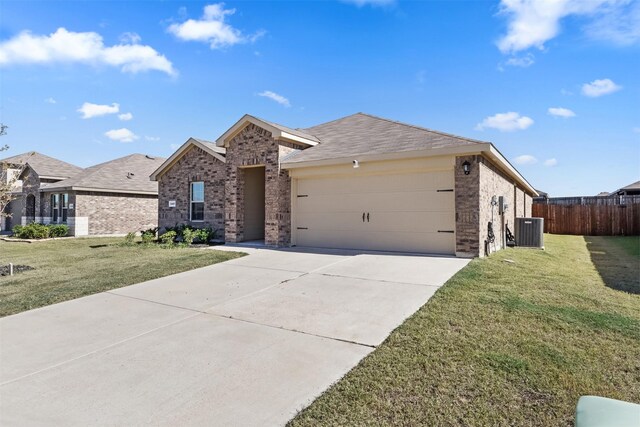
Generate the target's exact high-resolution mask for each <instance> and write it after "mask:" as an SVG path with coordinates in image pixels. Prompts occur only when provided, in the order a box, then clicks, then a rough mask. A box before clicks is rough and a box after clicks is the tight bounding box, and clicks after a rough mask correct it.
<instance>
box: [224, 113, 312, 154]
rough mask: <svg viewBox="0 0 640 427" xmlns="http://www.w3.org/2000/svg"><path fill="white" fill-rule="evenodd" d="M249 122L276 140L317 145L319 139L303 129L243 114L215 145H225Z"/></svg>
mask: <svg viewBox="0 0 640 427" xmlns="http://www.w3.org/2000/svg"><path fill="white" fill-rule="evenodd" d="M249 123H253V124H254V125H256V126H259V127H261V128H263V129H265V130H268V131H269V132H271V135H272V136H273V138H274V139H276V140H285V141H291V142H297V143H301V144H304V145H309V146H314V145H317V144H318V143H319V142H320V140H319V139H318V138H317V137H315V136H314V135H312V134H310V133H309V132H306V131H305V130H304V129H293V128H290V127H287V126H282V125H279V124H277V123H273V122H270V121H268V120H263V119H260V118H258V117H255V116H252V115H249V114H245V115H244V116H242V118H241V119H240V120H238V121H237V122H236V123H235V124H234V125H233V126H231V127H230V128H229V130H227V131H226V132H225V133H223V134H222V135H221V136H220V137H219V138H218V139H217V140H216V145H217V146H218V147H227V146H228V144H229V141H230V140H231V139H233V137H235V136H236V135H237V134H238V133H240V132H241V131H242V130H243V129H244V128H246V127H247V125H248V124H249Z"/></svg>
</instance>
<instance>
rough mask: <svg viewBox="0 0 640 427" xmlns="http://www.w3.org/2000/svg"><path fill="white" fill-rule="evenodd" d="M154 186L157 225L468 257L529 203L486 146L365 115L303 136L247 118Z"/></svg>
mask: <svg viewBox="0 0 640 427" xmlns="http://www.w3.org/2000/svg"><path fill="white" fill-rule="evenodd" d="M151 179H152V180H154V181H158V184H159V189H158V191H159V196H158V197H159V209H158V224H159V226H160V227H161V228H166V227H170V226H174V225H175V224H181V223H182V224H191V225H193V226H211V227H214V228H216V229H219V230H224V231H223V232H221V237H224V239H225V241H226V242H242V241H248V240H262V239H264V241H265V244H267V245H276V246H290V245H297V246H308V247H327V248H350V249H367V250H384V251H409V252H421V253H439V254H449V255H457V256H465V257H466V256H482V255H483V254H484V252H485V249H488V250H489V251H493V250H497V249H500V248H502V247H504V246H505V241H504V233H505V227H506V226H507V224H508V226H509V227H510V228H511V230H512V231H513V225H514V220H515V218H516V217H523V216H530V215H531V204H532V197H533V196H537V193H536V191H535V190H534V188H533V187H532V186H531V185H530V184H529V183H528V182H527V181H526V180H525V179H524V178H523V177H522V176H521V175H520V173H518V171H517V170H516V169H515V168H514V167H513V166H512V165H511V164H510V163H509V162H508V161H507V160H506V159H505V158H504V157H503V156H502V154H500V152H499V151H498V150H497V149H496V148H495V147H494V146H493V145H492V144H491V143H488V142H483V141H477V140H473V139H469V138H463V137H458V136H454V135H450V134H446V133H443V132H437V131H433V130H429V129H425V128H421V127H418V126H413V125H408V124H403V123H399V122H395V121H391V120H387V119H383V118H379V117H375V116H371V115H368V114H362V113H358V114H354V115H351V116H347V117H344V118H341V119H338V120H334V121H332V122H328V123H324V124H321V125H318V126H314V127H311V128H308V129H291V128H288V127H286V126H282V125H279V124H276V123H272V122H268V121H266V120H262V119H259V118H256V117H253V116H250V115H245V116H244V117H242V118H241V119H240V120H239V121H238V122H237V123H235V124H234V125H233V126H232V127H231V128H230V129H229V130H227V131H226V132H225V133H224V134H223V135H222V136H221V137H220V138H218V140H217V141H216V142H215V144H214V143H211V142H206V141H202V140H197V139H194V138H191V139H189V140H188V141H187V142H186V143H185V144H184V145H182V146H181V147H180V148H179V149H178V150H177V151H176V152H175V153H174V154H173V155H172V156H171V157H170V158H169V159H167V160H166V161H165V162H164V163H163V164H162V166H160V167H159V168H158V169H157V170H156V171H155V172H153V174H151ZM500 201H503V202H504V206H506V209H505V211H504V214H501V212H500ZM489 223H491V224H492V230H493V233H494V234H495V241H494V242H493V243H492V242H490V240H491V239H490V238H489Z"/></svg>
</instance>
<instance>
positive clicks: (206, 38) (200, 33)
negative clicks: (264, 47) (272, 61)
mask: <svg viewBox="0 0 640 427" xmlns="http://www.w3.org/2000/svg"><path fill="white" fill-rule="evenodd" d="M234 13H236V10H235V9H225V8H224V3H216V4H210V5H207V6H205V7H204V13H203V15H202V18H200V19H188V20H186V21H185V22H183V23H180V24H171V25H170V26H169V28H168V29H167V30H168V31H169V32H170V33H172V34H173V35H175V36H176V37H177V38H179V39H180V40H185V41H199V42H204V43H208V44H209V47H211V49H221V48H225V47H229V46H233V45H236V44H239V43H248V42H251V43H253V42H255V41H256V40H257V39H258V38H260V37H262V36H263V35H264V31H258V32H256V33H255V34H253V35H249V36H247V35H244V34H242V32H241V31H240V30H238V29H237V28H234V27H232V26H231V25H229V24H227V23H226V22H225V19H226V17H227V16H228V15H233V14H234Z"/></svg>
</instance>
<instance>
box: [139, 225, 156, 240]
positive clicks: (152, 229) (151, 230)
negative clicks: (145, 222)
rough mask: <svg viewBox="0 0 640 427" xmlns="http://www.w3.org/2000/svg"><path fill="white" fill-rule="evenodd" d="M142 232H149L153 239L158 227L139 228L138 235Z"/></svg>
mask: <svg viewBox="0 0 640 427" xmlns="http://www.w3.org/2000/svg"><path fill="white" fill-rule="evenodd" d="M143 234H151V235H152V236H153V238H154V239H155V238H156V236H157V235H158V227H154V228H147V229H146V230H140V235H143Z"/></svg>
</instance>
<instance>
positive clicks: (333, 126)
mask: <svg viewBox="0 0 640 427" xmlns="http://www.w3.org/2000/svg"><path fill="white" fill-rule="evenodd" d="M303 131H304V132H306V133H309V134H312V135H314V136H315V137H317V138H318V139H319V140H320V141H321V143H320V144H318V145H316V146H315V147H311V148H308V149H306V150H304V151H301V152H299V153H298V154H296V155H295V156H291V157H289V158H288V159H287V163H297V162H308V161H315V160H327V159H334V158H335V159H337V158H343V157H352V156H357V155H362V154H384V153H398V152H403V151H417V150H424V149H435V148H444V147H452V146H473V145H476V144H486V142H484V141H478V140H474V139H469V138H463V137H460V136H455V135H451V134H448V133H443V132H438V131H434V130H431V129H427V128H423V127H419V126H414V125H409V124H405V123H401V122H397V121H393V120H388V119H383V118H381V117H376V116H372V115H369V114H364V113H356V114H353V115H351V116H347V117H343V118H341V119H338V120H334V121H331V122H328V123H324V124H321V125H318V126H313V127H310V128H307V129H303Z"/></svg>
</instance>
